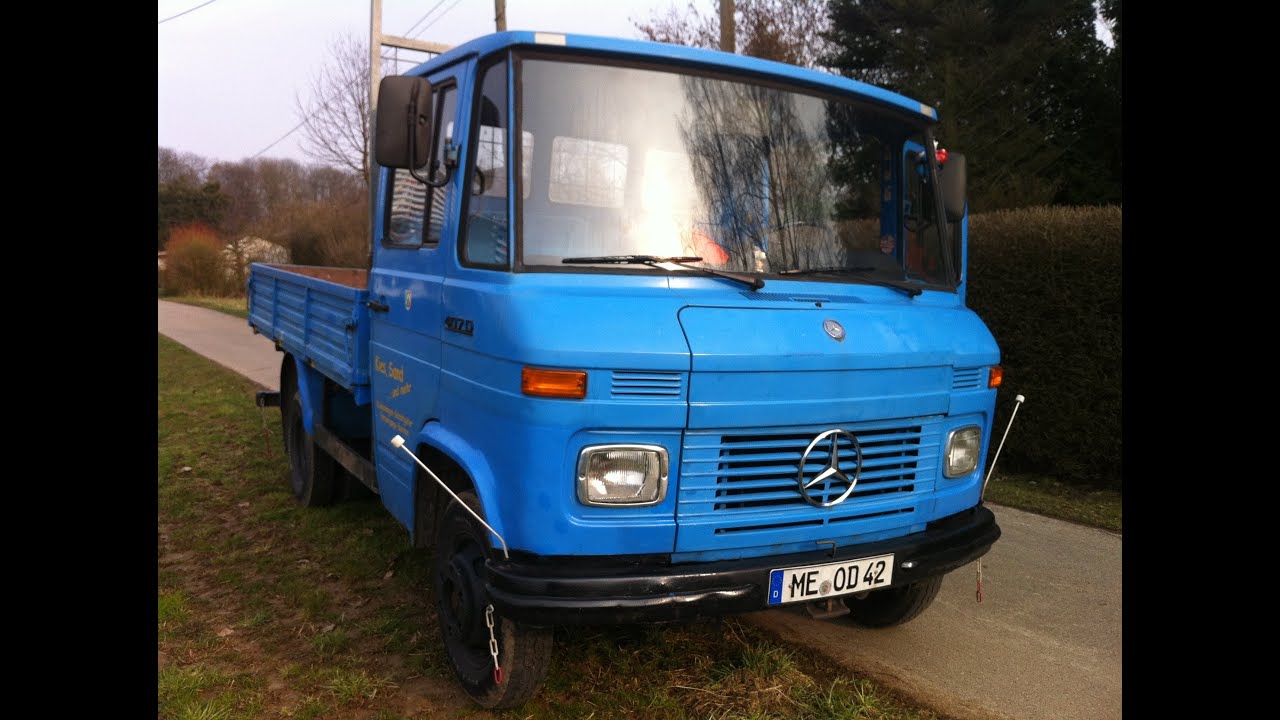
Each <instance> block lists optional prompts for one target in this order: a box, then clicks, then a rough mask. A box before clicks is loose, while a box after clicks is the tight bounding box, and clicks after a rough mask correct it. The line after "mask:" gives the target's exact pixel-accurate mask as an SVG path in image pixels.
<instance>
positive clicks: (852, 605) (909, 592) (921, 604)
mask: <svg viewBox="0 0 1280 720" xmlns="http://www.w3.org/2000/svg"><path fill="white" fill-rule="evenodd" d="M942 578H943V576H942V575H935V576H933V577H931V578H926V579H924V580H920V581H917V582H913V583H910V584H908V585H901V586H899V587H891V588H886V589H884V590H875V591H872V592H869V593H867V595H866V596H865V597H863V598H858V597H856V596H853V595H850V596H849V597H846V598H845V599H844V604H845V605H847V606H849V616H848V617H849V620H850V621H852V622H853V623H854V624H855V625H861V626H862V627H869V628H887V627H893V626H894V625H902V624H903V623H906V622H909V621H911V620H914V619H915V618H916V616H918V615H919V614H920V613H922V612H924V611H925V608H927V607H929V606H930V605H932V604H933V600H934V598H936V597H938V591H939V590H941V589H942Z"/></svg>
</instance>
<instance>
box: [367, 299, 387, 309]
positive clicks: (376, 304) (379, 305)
mask: <svg viewBox="0 0 1280 720" xmlns="http://www.w3.org/2000/svg"><path fill="white" fill-rule="evenodd" d="M364 304H365V305H368V306H369V309H370V310H372V311H374V312H386V311H388V310H390V309H391V306H390V305H388V304H386V303H384V302H379V301H377V300H365V301H364Z"/></svg>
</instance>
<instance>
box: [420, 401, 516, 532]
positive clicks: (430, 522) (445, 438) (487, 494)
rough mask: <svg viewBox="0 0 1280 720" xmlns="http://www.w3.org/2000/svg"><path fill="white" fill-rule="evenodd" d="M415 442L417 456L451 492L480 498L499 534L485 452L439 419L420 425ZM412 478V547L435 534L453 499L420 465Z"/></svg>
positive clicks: (497, 511)
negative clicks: (450, 429)
mask: <svg viewBox="0 0 1280 720" xmlns="http://www.w3.org/2000/svg"><path fill="white" fill-rule="evenodd" d="M415 445H416V450H417V455H418V457H419V459H421V460H422V462H423V463H424V464H425V465H426V466H427V467H429V468H431V470H432V471H433V472H434V473H435V474H436V475H437V476H439V478H440V479H441V480H442V481H444V482H445V484H446V485H447V486H448V487H449V489H450V490H452V491H453V492H454V493H460V492H463V491H471V492H473V493H475V495H476V498H477V499H478V500H479V501H480V507H481V515H482V516H483V517H484V519H485V521H486V522H488V523H489V524H490V525H491V526H493V529H494V530H497V531H498V533H499V534H502V533H503V529H502V528H503V525H502V517H501V513H500V508H499V505H498V503H497V502H495V501H494V498H496V493H497V487H496V483H495V482H494V477H493V471H492V470H491V469H490V468H489V462H488V461H487V460H486V459H485V457H484V455H483V454H482V453H480V452H479V451H478V450H476V449H475V448H474V447H472V446H471V444H470V443H468V442H466V441H465V440H464V439H462V438H461V437H459V436H458V435H456V434H454V433H452V432H450V431H449V430H447V429H446V428H445V427H444V426H443V425H442V424H441V423H439V422H438V421H431V422H428V423H427V424H426V425H425V426H424V427H423V429H422V432H420V433H419V434H418V438H417V442H416V444H415ZM414 477H415V483H414V485H415V487H414V522H413V544H414V546H415V547H427V546H429V545H431V543H432V538H434V536H435V527H436V523H437V522H438V521H439V518H440V517H441V515H442V514H443V512H444V508H445V507H446V506H447V505H448V503H449V501H450V500H452V498H451V497H450V496H449V494H448V493H447V492H445V491H444V490H442V489H441V488H440V485H439V483H437V482H436V481H435V480H434V479H432V478H431V476H430V475H428V474H427V473H426V472H424V471H423V470H422V468H418V469H417V472H416V473H415V475H414ZM490 541H491V542H492V543H496V538H492V537H490ZM494 547H497V544H495V545H494Z"/></svg>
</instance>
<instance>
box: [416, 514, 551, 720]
mask: <svg viewBox="0 0 1280 720" xmlns="http://www.w3.org/2000/svg"><path fill="white" fill-rule="evenodd" d="M458 496H459V497H460V498H462V499H463V501H464V502H466V503H467V505H468V506H470V507H471V508H472V509H474V510H475V511H476V512H477V513H480V512H481V510H480V503H479V501H478V500H477V499H476V496H475V495H474V494H473V493H470V492H463V493H459V495H458ZM490 547H491V544H490V542H489V531H488V530H486V529H485V528H484V526H482V525H480V524H479V523H477V522H476V521H475V519H474V518H472V517H471V515H470V514H468V513H467V511H466V510H464V509H463V508H462V507H461V506H460V505H459V504H458V502H457V501H456V500H453V499H452V498H450V500H449V506H448V507H447V508H446V509H445V512H444V516H443V517H442V518H441V519H440V523H439V525H437V526H436V537H435V590H436V592H435V596H436V613H437V615H438V617H439V622H440V635H441V639H442V640H443V642H444V650H445V656H446V658H447V660H448V663H449V666H450V667H451V668H453V673H454V675H456V676H457V678H458V684H459V685H460V686H461V687H462V689H463V691H464V692H466V693H467V695H468V696H470V697H471V699H472V700H473V701H475V703H476V704H478V705H480V706H481V707H483V708H488V709H491V710H497V709H502V708H510V707H516V706H518V705H521V704H523V703H524V702H525V701H526V700H528V699H529V698H531V697H533V696H534V695H536V694H537V693H538V691H539V690H540V689H541V688H542V683H543V681H545V680H546V679H547V670H548V669H550V667H551V645H552V638H553V635H552V631H551V629H550V628H534V627H529V626H527V625H521V624H517V623H515V622H512V621H511V620H507V619H506V618H503V617H500V616H498V615H497V614H496V613H495V614H494V616H493V621H494V628H493V630H494V637H495V638H496V639H497V641H498V661H499V664H500V665H501V667H502V683H501V684H498V683H497V682H495V678H494V670H493V656H492V655H490V654H489V628H488V625H487V624H486V623H485V609H486V607H487V606H488V605H489V599H488V596H487V593H486V592H485V588H484V579H485V571H484V562H485V557H486V553H488V552H491V551H490Z"/></svg>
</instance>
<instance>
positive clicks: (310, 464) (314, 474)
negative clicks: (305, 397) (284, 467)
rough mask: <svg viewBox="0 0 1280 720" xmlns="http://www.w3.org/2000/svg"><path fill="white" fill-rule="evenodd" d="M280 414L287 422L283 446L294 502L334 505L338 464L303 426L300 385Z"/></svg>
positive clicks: (295, 388) (309, 505)
mask: <svg viewBox="0 0 1280 720" xmlns="http://www.w3.org/2000/svg"><path fill="white" fill-rule="evenodd" d="M288 392H289V397H288V399H287V401H286V402H285V403H284V404H282V406H281V408H280V410H281V413H282V415H283V422H284V444H285V448H286V449H287V450H288V453H289V486H290V489H291V490H292V491H293V499H294V500H296V501H298V504H299V505H302V506H303V507H322V506H325V505H330V504H332V503H333V498H334V488H335V486H336V484H337V475H338V463H337V462H336V461H334V459H333V458H332V457H330V456H329V453H327V452H325V451H324V450H321V449H320V448H319V446H317V445H316V443H315V439H314V438H312V437H311V433H309V432H307V430H306V428H305V427H304V426H303V424H302V394H301V392H300V391H299V390H298V387H297V385H296V384H295V385H294V386H293V387H290V388H289V390H288Z"/></svg>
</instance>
